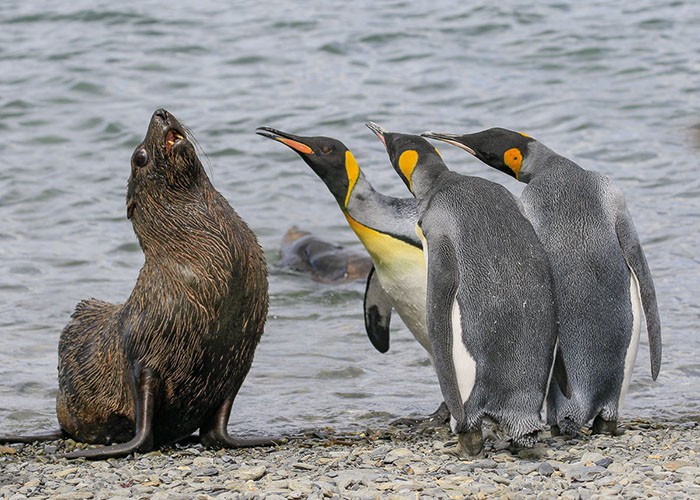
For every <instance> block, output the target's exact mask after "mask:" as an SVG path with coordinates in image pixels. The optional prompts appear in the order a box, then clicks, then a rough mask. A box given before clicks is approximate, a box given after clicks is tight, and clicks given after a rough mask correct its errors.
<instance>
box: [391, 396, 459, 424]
mask: <svg viewBox="0 0 700 500" xmlns="http://www.w3.org/2000/svg"><path fill="white" fill-rule="evenodd" d="M391 425H393V426H399V425H404V426H407V427H418V428H420V429H428V428H436V427H448V426H449V425H450V410H448V409H447V405H446V404H445V402H444V401H443V402H442V403H440V406H438V408H437V410H435V411H434V412H433V413H431V414H430V415H428V416H426V417H416V418H410V417H407V418H399V419H396V420H394V421H392V422H391Z"/></svg>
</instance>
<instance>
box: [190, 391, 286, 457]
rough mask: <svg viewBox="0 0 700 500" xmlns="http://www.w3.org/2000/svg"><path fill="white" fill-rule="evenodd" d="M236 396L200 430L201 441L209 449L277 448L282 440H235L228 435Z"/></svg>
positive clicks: (258, 438)
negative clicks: (229, 421)
mask: <svg viewBox="0 0 700 500" xmlns="http://www.w3.org/2000/svg"><path fill="white" fill-rule="evenodd" d="M234 398H235V394H234V395H233V396H232V397H230V398H227V399H226V400H225V401H224V403H223V404H222V405H221V406H220V407H219V409H218V410H216V413H215V414H214V415H213V416H212V417H211V418H210V419H209V421H208V422H207V424H206V425H205V426H202V427H201V428H200V429H199V439H200V441H201V443H202V444H203V445H204V446H206V447H207V448H254V447H256V446H276V445H277V444H278V443H280V442H282V441H284V439H282V438H276V439H273V438H267V437H250V438H234V437H233V436H231V435H229V433H228V429H227V427H228V419H229V417H230V416H231V407H232V406H233V400H234Z"/></svg>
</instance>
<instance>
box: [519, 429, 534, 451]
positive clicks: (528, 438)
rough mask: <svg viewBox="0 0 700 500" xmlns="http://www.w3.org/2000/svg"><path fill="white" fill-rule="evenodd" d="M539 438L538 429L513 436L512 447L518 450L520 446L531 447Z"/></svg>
mask: <svg viewBox="0 0 700 500" xmlns="http://www.w3.org/2000/svg"><path fill="white" fill-rule="evenodd" d="M539 440H540V431H539V430H536V431H532V432H528V433H527V434H523V435H522V436H519V437H515V438H513V448H514V449H516V450H520V449H522V448H533V447H534V446H535V445H536V444H537V443H538V442H539Z"/></svg>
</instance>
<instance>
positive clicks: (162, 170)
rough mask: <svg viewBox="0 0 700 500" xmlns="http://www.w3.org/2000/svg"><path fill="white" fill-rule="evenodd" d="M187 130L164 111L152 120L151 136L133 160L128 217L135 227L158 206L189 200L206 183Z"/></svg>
mask: <svg viewBox="0 0 700 500" xmlns="http://www.w3.org/2000/svg"><path fill="white" fill-rule="evenodd" d="M206 178H207V177H206V174H205V173H204V169H203V167H202V163H201V162H200V161H199V158H198V157H197V153H196V151H195V147H194V144H192V142H191V141H190V139H189V138H188V136H187V132H186V130H185V127H183V126H182V125H181V124H180V122H179V121H178V120H177V118H175V117H174V116H173V115H171V114H170V113H168V112H167V111H166V110H164V109H159V110H156V112H155V113H153V116H152V117H151V123H150V124H149V126H148V132H146V137H145V139H144V140H143V142H142V143H141V144H139V145H138V147H137V148H136V150H134V154H133V155H132V156H131V176H130V177H129V188H128V192H127V197H126V199H127V217H129V219H132V221H133V222H134V224H137V223H138V222H139V220H138V219H139V215H141V216H142V215H143V214H144V212H147V211H149V208H152V207H153V206H154V204H155V205H162V203H168V204H170V203H173V202H174V201H175V200H176V199H177V198H188V197H189V196H188V193H190V192H191V191H193V190H197V189H198V188H199V187H201V183H202V181H203V180H204V179H206Z"/></svg>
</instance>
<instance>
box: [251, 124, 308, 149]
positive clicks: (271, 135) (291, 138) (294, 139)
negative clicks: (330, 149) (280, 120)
mask: <svg viewBox="0 0 700 500" xmlns="http://www.w3.org/2000/svg"><path fill="white" fill-rule="evenodd" d="M255 133H256V134H258V135H261V136H263V137H267V138H268V139H273V140H275V141H279V142H281V143H282V144H284V145H286V146H289V147H290V148H292V149H293V150H294V151H296V152H297V153H303V154H306V155H312V154H314V150H313V149H311V148H310V147H309V146H307V145H306V144H304V142H303V141H302V139H301V138H300V137H298V136H296V135H293V134H288V133H286V132H282V131H281V130H277V129H274V128H271V127H258V128H257V129H255Z"/></svg>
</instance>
